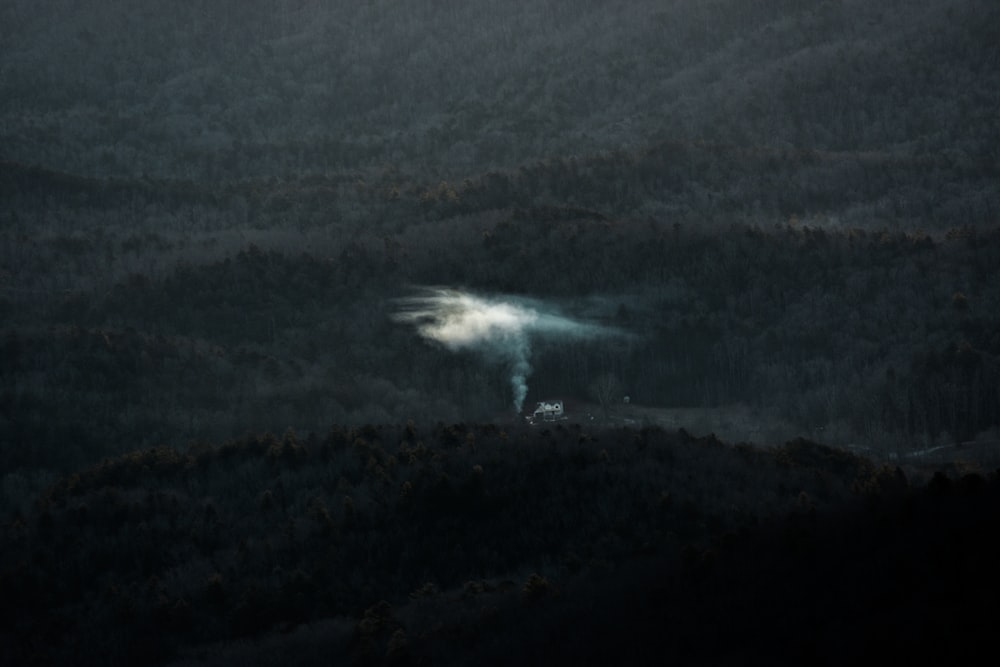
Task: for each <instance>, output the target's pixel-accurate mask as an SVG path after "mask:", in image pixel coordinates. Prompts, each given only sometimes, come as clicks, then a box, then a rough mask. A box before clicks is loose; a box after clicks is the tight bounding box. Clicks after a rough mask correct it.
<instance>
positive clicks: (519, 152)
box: [0, 0, 1000, 182]
mask: <svg viewBox="0 0 1000 667" xmlns="http://www.w3.org/2000/svg"><path fill="white" fill-rule="evenodd" d="M0 25H2V26H3V27H2V28H0V30H2V33H0V35H2V40H0V41H2V46H0V61H2V65H3V69H2V77H0V118H2V121H3V122H2V125H0V138H2V143H3V145H4V157H6V158H7V159H16V160H20V161H24V162H29V163H38V164H42V165H45V166H47V167H50V168H57V169H66V170H68V171H71V172H74V173H81V174H88V175H107V176H132V175H140V174H148V175H150V176H158V177H171V178H193V179H198V180H209V181H213V182H218V181H230V180H234V179H240V178H248V177H269V176H273V175H276V174H278V175H291V174H306V173H317V172H318V173H325V172H328V171H331V170H345V169H347V170H350V169H358V168H382V167H383V166H385V165H392V166H394V167H396V168H399V169H402V170H404V171H405V172H406V173H407V174H415V173H430V174H432V175H434V176H435V177H445V178H456V177H463V176H465V175H467V174H469V173H476V172H480V171H486V170H488V169H495V168H512V167H516V166H517V165H519V164H522V163H526V162H531V161H535V160H538V159H541V158H546V157H555V156H569V155H585V154H590V153H594V152H599V151H604V150H614V149H620V148H637V147H641V146H643V145H646V144H647V143H648V142H649V141H651V140H653V139H656V138H668V139H676V140H683V141H710V142H722V143H732V144H737V145H742V146H772V147H776V148H786V147H794V148H797V149H807V150H833V151H850V152H868V151H888V152H892V153H899V154H903V155H911V156H912V155H928V154H940V153H947V154H949V155H952V156H954V157H955V158H957V159H961V160H964V161H968V162H970V163H972V164H980V165H989V164H995V163H996V161H997V153H996V146H997V145H1000V141H998V136H997V130H998V128H997V123H996V115H995V110H996V108H997V105H998V100H997V90H1000V81H998V80H997V77H998V72H1000V64H998V61H997V54H996V49H995V48H994V46H995V45H994V41H995V40H994V37H995V35H996V32H997V28H998V26H1000V16H998V9H997V7H996V4H995V3H993V2H991V1H990V0H954V1H950V2H938V1H936V0H908V1H906V2H891V3H886V2H882V3H877V4H872V3H869V2H861V1H860V0H840V1H826V2H799V1H797V0H786V1H783V2H767V3H746V2H742V1H739V0H715V1H713V2H703V1H700V0H699V1H697V2H696V1H695V0H680V1H677V2H670V3H663V2H653V1H651V0H636V1H633V2H629V3H628V5H627V6H618V5H615V6H612V5H608V4H607V3H599V2H587V3H582V2H579V1H570V0H545V1H543V2H533V3H530V4H525V3H502V4H498V3H494V2H487V1H486V0H477V1H474V2H459V1H458V0H454V1H448V2H435V3H433V4H432V5H427V6H425V5H423V4H414V3H406V2H398V1H397V0H376V1H373V2H364V3H358V2H347V1H344V0H338V1H337V2H331V3H319V2H292V1H284V2H279V3H272V2H235V1H234V2H211V3H207V2H201V1H195V0H191V1H186V2H174V3H170V4H169V5H149V6H147V5H136V4H133V3H124V4H123V3H117V2H109V1H102V2H91V3H84V4H81V3H77V2H69V1H66V0H62V1H61V0H44V1H43V2H27V1H22V0H12V1H10V2H5V3H4V6H3V8H0Z"/></svg>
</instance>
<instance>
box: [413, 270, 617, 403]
mask: <svg viewBox="0 0 1000 667" xmlns="http://www.w3.org/2000/svg"><path fill="white" fill-rule="evenodd" d="M420 292H421V293H420V295H419V296H414V297H410V298H405V299H400V300H399V304H400V311H399V312H398V313H397V314H396V315H395V319H396V320H397V321H400V322H406V323H410V324H413V325H414V326H415V327H416V329H417V333H419V334H420V335H421V336H423V337H424V338H426V339H428V340H432V341H435V342H437V343H440V344H442V345H444V346H445V347H447V348H448V349H450V350H461V349H469V350H475V351H478V352H480V353H482V354H483V355H484V356H485V357H486V358H487V359H489V360H493V361H500V362H502V363H506V364H509V366H510V386H511V390H512V392H513V397H514V409H515V410H517V411H518V412H520V411H521V408H522V406H523V405H524V398H525V396H527V394H528V377H529V376H530V375H531V363H530V360H531V345H532V341H533V340H534V339H536V338H544V337H559V338H561V339H575V340H584V339H589V338H595V337H600V336H609V335H619V334H620V332H619V331H618V330H616V329H611V328H608V327H604V326H601V325H598V324H592V323H587V322H582V321H579V320H575V319H573V318H570V317H567V316H565V315H562V314H560V313H559V312H558V310H557V309H556V308H555V307H553V306H551V305H547V304H544V303H542V302H540V301H537V300H534V299H524V298H520V297H512V296H494V297H486V296H477V295H475V294H472V293H469V292H465V291H462V290H457V289H443V288H423V289H421V290H420Z"/></svg>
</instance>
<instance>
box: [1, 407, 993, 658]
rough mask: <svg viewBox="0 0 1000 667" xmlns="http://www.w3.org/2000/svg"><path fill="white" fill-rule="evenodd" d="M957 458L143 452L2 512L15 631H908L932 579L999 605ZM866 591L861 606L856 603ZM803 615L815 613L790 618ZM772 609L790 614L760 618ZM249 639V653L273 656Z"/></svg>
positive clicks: (699, 443)
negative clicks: (934, 463) (887, 598)
mask: <svg viewBox="0 0 1000 667" xmlns="http://www.w3.org/2000/svg"><path fill="white" fill-rule="evenodd" d="M962 474H963V472H962V471H960V470H958V471H953V472H952V479H957V477H958V476H961V475H962ZM964 474H965V475H966V476H965V477H962V479H961V482H960V483H958V484H956V482H953V481H951V480H950V479H949V476H947V475H945V474H941V473H939V474H938V475H937V476H935V477H934V478H933V480H931V482H930V484H929V485H928V486H927V490H926V491H925V490H923V484H924V482H923V481H922V480H918V481H917V483H916V486H914V487H910V485H909V483H908V481H907V478H906V476H905V475H904V474H903V473H902V471H901V470H899V469H898V468H897V469H896V470H892V469H889V468H879V467H877V466H875V465H873V464H872V463H871V462H870V461H868V460H866V459H862V458H859V457H856V456H853V455H850V454H847V453H844V452H842V451H839V450H835V449H831V448H827V447H824V446H821V445H817V444H814V443H810V442H808V441H804V440H797V441H793V442H789V443H786V444H785V445H784V446H781V447H778V448H774V449H770V450H761V449H757V448H752V447H748V446H745V445H740V446H736V447H731V446H728V445H724V444H723V443H720V442H719V441H717V440H715V439H714V438H712V437H708V438H693V437H691V436H689V435H688V434H686V433H685V432H683V431H680V432H676V433H672V432H665V431H663V430H660V429H655V428H652V429H642V430H639V431H633V430H602V429H596V430H588V429H584V428H581V427H580V426H564V425H555V426H553V427H552V428H547V429H541V428H536V429H525V428H523V427H513V428H502V427H500V426H497V425H482V426H474V425H463V424H455V425H444V424H438V425H436V426H432V427H420V426H416V425H414V424H409V425H406V426H403V427H384V426H364V427H358V428H345V427H335V428H333V429H331V430H330V431H329V432H328V433H327V435H325V436H317V435H314V434H310V435H309V436H307V437H300V436H298V435H296V434H295V433H294V432H291V431H288V432H286V433H285V434H284V435H283V436H280V437H279V436H274V435H270V434H265V435H256V436H247V437H244V438H240V439H238V440H233V441H229V442H227V443H225V444H222V445H216V446H213V445H208V444H194V445H192V446H190V447H189V448H187V449H186V450H183V449H176V448H172V447H162V448H157V449H149V450H144V451H134V452H131V453H129V454H126V455H123V456H120V457H115V458H111V459H107V460H105V461H104V462H102V463H100V464H98V465H96V466H92V467H90V468H87V469H83V470H80V471H78V472H76V473H73V474H70V475H66V476H64V477H63V478H61V479H60V480H58V481H57V482H56V483H54V484H53V485H52V486H51V487H50V488H49V489H48V490H47V491H45V493H43V494H42V495H41V496H40V498H39V499H38V501H37V503H36V504H35V505H34V506H33V507H31V508H30V509H28V510H27V511H25V512H23V513H19V514H18V515H16V516H15V517H13V518H12V520H11V521H10V522H8V523H5V525H4V529H3V533H2V536H0V540H2V546H3V548H2V549H0V554H2V556H0V592H2V593H3V595H2V596H0V600H2V602H0V615H2V620H3V625H2V627H3V634H0V638H2V645H0V650H2V651H3V655H5V656H6V658H8V659H10V660H13V662H14V663H16V664H21V663H25V662H31V663H33V664H62V663H65V662H66V661H67V660H69V659H72V660H73V661H74V662H75V663H77V664H135V663H136V662H142V663H144V664H157V663H162V662H163V661H165V660H169V659H171V658H184V657H185V656H187V657H188V658H189V659H191V660H195V658H194V656H195V655H200V656H202V658H200V659H198V660H195V662H196V663H199V664H200V662H199V661H200V660H207V661H208V663H209V664H216V663H218V664H224V663H225V660H226V659H233V656H234V655H237V654H239V653H240V652H241V651H242V649H241V648H240V645H239V644H238V643H231V642H234V641H242V640H247V639H254V638H262V639H261V641H264V642H271V643H272V644H273V643H274V642H282V641H286V642H287V646H288V647H291V650H292V652H296V651H302V653H303V655H302V659H303V660H306V662H307V663H308V664H312V663H311V662H310V661H311V660H315V659H319V658H320V657H323V658H324V659H325V660H327V661H328V660H329V659H330V658H331V653H333V654H335V655H336V656H337V657H338V658H339V659H345V660H352V661H359V662H361V663H366V664H367V663H370V662H371V661H374V662H376V663H378V662H381V660H382V658H383V657H387V659H389V660H390V661H391V660H396V659H399V658H403V657H406V658H407V659H416V658H418V657H421V656H423V658H422V659H430V658H431V657H433V658H434V661H435V664H439V663H443V664H451V663H453V662H454V661H456V660H460V659H461V657H462V656H463V655H469V654H477V653H478V654H482V655H483V658H484V659H485V660H486V662H487V663H490V664H493V663H504V662H505V661H506V660H507V659H508V658H514V657H517V656H518V655H520V654H521V652H522V651H523V652H524V655H525V659H527V660H530V661H531V662H532V663H533V662H537V661H540V660H542V659H543V658H544V657H545V656H552V655H556V654H560V653H563V652H565V651H569V652H570V653H571V654H573V655H577V654H579V655H580V656H581V659H585V661H586V660H591V661H594V660H598V659H600V660H602V661H603V660H605V659H606V660H607V661H608V662H612V663H614V662H622V661H629V660H635V659H638V660H639V661H640V662H647V661H649V660H652V659H654V658H655V657H656V656H662V655H668V656H670V655H676V656H685V655H686V656H695V657H696V656H712V655H715V653H714V652H715V651H718V650H725V648H726V647H732V648H733V649H734V650H735V649H736V648H737V647H738V646H739V645H741V644H742V642H744V641H754V642H755V646H756V648H754V649H752V650H749V649H748V651H749V652H747V653H745V654H746V655H750V656H761V657H762V658H761V659H763V656H772V655H777V656H782V655H792V654H795V655H798V654H799V652H802V651H822V650H829V651H832V653H831V655H844V656H852V655H856V654H857V653H858V652H859V651H862V650H866V649H867V648H868V647H871V646H881V647H895V648H898V649H900V650H906V651H908V650H912V647H908V645H907V644H906V637H908V636H910V635H909V634H908V633H907V632H906V631H905V628H906V627H907V624H908V622H909V621H913V622H918V623H923V624H925V625H924V626H920V627H926V624H929V623H936V621H934V620H933V619H937V618H939V616H940V615H941V614H944V613H945V612H944V611H943V610H942V608H940V607H937V606H934V605H936V602H934V601H935V600H937V599H938V598H937V596H939V595H948V596H951V597H949V598H948V599H949V600H951V601H952V602H951V603H949V606H948V607H947V609H948V610H949V611H948V613H949V614H954V616H949V618H950V619H951V620H949V621H947V623H949V624H950V625H948V627H954V626H955V625H956V619H971V618H974V616H975V614H977V613H980V612H981V611H982V608H981V606H976V602H975V601H976V600H978V599H980V598H979V597H977V592H976V591H977V590H980V589H979V588H977V587H979V586H984V585H987V586H988V585H989V584H988V580H986V582H985V583H984V581H983V580H980V579H979V578H978V577H980V576H983V575H985V574H986V572H987V567H986V566H987V564H988V563H991V562H992V560H991V559H992V555H991V554H992V553H993V552H991V551H989V550H983V549H982V548H981V547H983V545H984V544H986V543H989V544H993V542H992V541H988V538H987V533H988V529H987V525H986V523H984V522H988V520H989V517H990V516H991V515H992V513H995V510H996V502H997V493H996V486H997V483H996V480H995V479H993V478H989V479H986V478H984V477H982V476H979V475H975V474H968V471H967V470H966V471H965V473H964ZM862 500H863V502H861V501H862ZM786 517H787V518H786ZM897 519H905V520H903V521H902V523H898V522H897ZM886 530H888V531H889V532H886ZM928 534H933V535H938V536H939V538H940V539H939V540H934V541H933V544H934V545H938V546H936V547H935V546H933V545H932V546H931V547H930V550H929V551H928V548H927V543H926V538H927V535H928ZM918 542H919V544H918ZM949 545H951V546H949ZM994 548H995V545H994ZM873 554H874V556H873ZM873 558H874V560H873ZM817 573H819V574H817ZM827 576H829V579H828V578H827ZM940 577H944V579H941V580H940V582H939V578H940ZM894 586H895V587H896V588H893V587H894ZM984 590H988V589H984ZM724 591H727V593H726V594H725V595H723V592H724ZM766 591H770V594H765V592H766ZM892 591H896V592H898V593H899V594H901V595H903V597H902V598H897V597H895V595H894V596H893V597H892V600H893V601H894V602H893V603H892V604H891V605H890V606H889V607H887V609H888V608H891V609H894V610H898V612H899V613H900V614H901V616H899V617H898V618H894V619H893V620H892V621H891V622H890V623H889V625H888V626H887V629H886V631H885V632H884V633H882V632H879V633H874V634H871V633H873V632H874V630H873V629H872V628H868V627H867V622H868V621H869V620H870V621H871V622H876V621H877V617H876V616H874V614H875V612H874V611H868V610H869V609H871V607H870V605H869V604H867V603H865V604H860V607H859V601H866V600H867V601H872V603H873V604H874V601H875V600H876V599H882V598H881V596H882V595H888V594H890V593H891V592H892ZM924 593H927V594H928V595H930V597H926V596H924V597H921V596H923V595H924ZM907 600H909V601H911V602H912V604H915V605H916V606H915V607H914V606H912V605H911V603H910V602H906V601H907ZM919 600H923V602H920V601H919ZM928 605H930V606H928ZM750 607H752V608H754V609H755V613H754V614H749V615H743V612H742V611H741V610H744V611H745V610H747V609H749V608H750ZM858 609H861V610H864V611H862V612H860V613H861V618H863V619H865V621H864V622H860V621H845V620H842V619H844V618H846V617H842V616H841V614H845V613H847V614H848V615H849V616H850V617H851V618H855V614H857V613H859V612H858ZM849 610H851V611H849ZM924 612H926V613H928V614H931V615H930V616H923V613H924ZM894 613H895V612H894ZM803 614H804V615H805V617H807V618H808V619H811V621H810V623H813V622H814V623H819V626H818V627H819V629H820V633H819V635H817V634H815V633H813V632H811V631H810V629H816V628H815V627H813V626H811V625H810V626H809V628H807V627H806V626H805V625H803V623H802V622H801V621H793V620H792V619H793V618H796V619H801V618H803V616H802V615H803ZM711 619H730V621H733V622H726V623H716V622H710V620H711ZM738 619H741V620H740V621H739V622H735V621H737V620H738ZM755 619H756V620H755ZM767 619H775V620H780V623H779V624H778V625H776V626H773V627H772V628H771V631H773V632H774V633H776V634H774V635H771V634H768V633H765V634H764V635H763V636H762V637H760V638H758V639H753V638H754V637H755V636H756V633H758V632H763V631H764V629H765V628H764V626H765V625H768V620H767ZM921 619H922V620H921ZM827 624H829V625H827ZM838 624H841V625H838ZM654 626H655V627H657V628H658V630H657V631H656V632H653V627H654ZM571 627H577V628H578V629H581V630H582V629H586V632H583V633H582V634H578V633H575V632H570V628H571ZM837 627H839V628H841V630H840V631H836V632H835V631H834V628H837ZM713 628H715V629H714V630H713ZM955 629H956V631H957V632H958V635H956V636H967V637H969V638H970V639H971V640H973V641H975V642H978V641H982V640H983V638H982V637H977V636H975V635H974V634H969V633H968V631H966V630H963V629H962V628H958V627H957V628H955ZM279 632H280V633H281V634H280V635H279V634H272V633H279ZM567 633H569V634H567ZM455 634H457V635H459V636H463V637H464V639H462V640H461V641H459V642H458V643H455V641H453V639H446V638H447V637H451V636H452V635H455ZM280 637H287V640H282V639H279V638H280ZM303 637H306V638H307V640H306V641H305V642H304V643H300V642H301V640H302V639H303ZM560 637H564V638H565V640H563V639H559V638H560ZM571 637H577V638H578V639H579V641H582V642H583V643H582V644H579V645H575V646H574V645H571V644H572V643H573V642H575V641H577V640H572V641H571V640H570V638H571ZM709 637H712V638H714V641H711V642H708V643H706V642H703V641H699V638H709ZM772 640H773V641H772ZM498 642H502V643H504V644H505V645H506V646H507V650H506V651H504V652H500V653H492V652H493V651H494V650H495V647H496V646H497V645H498ZM623 642H624V643H623ZM732 642H735V643H732ZM829 642H834V643H835V646H829V645H828V643H829ZM918 645H919V646H926V643H923V642H918ZM319 647H324V648H323V649H322V650H320V649H319ZM206 648H208V650H206ZM584 649H587V650H584ZM590 649H593V654H592V655H591V657H590V658H587V656H586V655H584V654H585V653H590V652H591V651H590ZM619 652H623V653H621V654H619ZM256 653H258V655H256V656H253V657H251V658H248V659H249V660H250V663H249V664H269V662H268V660H269V658H268V657H267V655H268V652H267V651H258V652H256ZM288 653H289V649H288V648H286V650H285V651H283V652H281V655H282V656H283V658H284V659H288ZM397 654H398V655H397ZM907 654H908V653H907ZM309 655H312V656H313V657H312V658H309ZM633 656H635V657H634V658H633ZM706 659H708V658H706ZM605 664H606V663H605Z"/></svg>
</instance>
